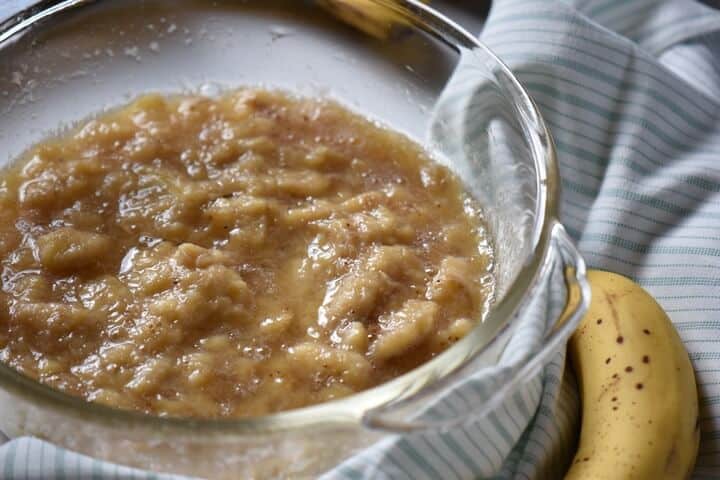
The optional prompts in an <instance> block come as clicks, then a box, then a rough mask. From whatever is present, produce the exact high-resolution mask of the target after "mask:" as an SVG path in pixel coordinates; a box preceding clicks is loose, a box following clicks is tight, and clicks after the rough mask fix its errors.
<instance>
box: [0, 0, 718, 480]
mask: <svg viewBox="0 0 720 480" xmlns="http://www.w3.org/2000/svg"><path fill="white" fill-rule="evenodd" d="M719 32H720V13H718V12H717V11H714V10H712V9H711V8H709V7H706V6H703V5H701V4H699V3H696V2H694V1H690V0H685V1H683V0H633V1H626V0H614V1H608V0H575V1H570V0H567V1H560V0H495V1H494V2H493V8H492V10H491V14H490V17H489V19H488V22H487V24H486V28H485V30H484V31H483V34H482V39H483V41H484V42H485V43H486V44H488V45H489V46H490V48H491V49H493V50H494V51H495V52H496V53H497V54H498V55H499V56H500V57H501V58H502V59H503V60H504V61H505V62H506V63H507V64H508V65H509V66H510V67H511V69H512V70H513V71H514V72H515V73H516V74H517V76H518V77H519V78H520V80H521V81H522V82H523V83H524V84H525V85H526V87H527V88H528V90H529V91H530V93H531V95H532V96H533V98H534V99H535V101H536V102H537V104H538V105H539V107H540V109H541V110H542V113H543V115H544V117H545V119H546V121H547V122H548V124H549V126H550V129H551V130H552V133H553V135H554V138H555V141H556V145H557V148H558V152H559V159H560V164H561V175H562V184H563V194H564V195H563V205H562V220H563V222H564V224H565V225H566V227H567V230H568V231H569V232H570V233H571V235H572V236H573V237H575V239H576V241H577V242H578V245H579V246H580V249H581V250H582V252H583V254H584V256H585V258H586V260H587V262H588V264H589V265H591V266H593V267H597V268H604V269H609V270H614V271H617V272H620V273H623V274H625V275H628V276H631V277H633V278H635V279H637V280H638V281H639V282H640V283H641V284H642V285H643V286H645V287H646V288H647V289H648V290H650V291H651V292H652V293H653V294H654V295H655V296H656V298H657V299H658V300H659V301H660V302H661V303H662V305H663V306H664V307H665V309H666V310H667V311H668V312H669V314H670V316H671V317H672V319H673V321H674V322H675V325H676V326H677V328H678V330H679V331H680V334H681V336H682V337H683V340H684V341H685V343H686V345H687V347H688V350H689V351H690V355H691V358H692V360H693V363H694V366H695V369H696V372H697V377H698V382H699V384H700V395H701V399H700V402H701V403H700V405H701V413H700V422H701V426H702V440H701V445H700V455H699V458H698V463H697V468H696V471H695V478H720V294H719V293H718V286H719V285H720V33H719ZM481 82H482V81H481V80H477V79H473V77H472V72H468V71H464V70H463V68H462V67H461V68H460V69H459V70H458V72H457V74H456V78H454V80H453V82H451V85H450V88H449V90H448V92H447V94H446V95H447V96H448V97H450V96H451V97H452V98H453V99H454V100H453V101H457V100H458V99H460V103H458V105H461V106H462V109H463V111H464V112H465V115H464V116H463V115H459V116H458V118H462V119H463V121H464V122H466V123H467V122H468V118H467V117H468V115H471V112H473V111H478V109H473V108H472V102H473V99H474V98H475V99H477V98H478V97H477V96H475V95H474V93H475V92H476V91H477V89H478V88H479V87H481V85H480V83H481ZM462 99H466V103H465V104H463V103H462V101H463V100H462ZM480 110H481V109H480ZM470 120H472V119H470ZM477 121H480V119H478V120H477ZM554 300H555V299H553V298H552V296H550V297H548V298H539V299H538V300H537V302H538V304H537V305H535V307H536V308H535V309H534V312H535V313H536V315H535V316H534V317H529V318H527V319H524V320H523V323H522V325H521V328H520V329H519V330H518V332H517V333H516V334H515V336H514V337H513V339H512V340H511V344H510V347H509V348H508V349H506V351H505V352H504V354H503V356H502V358H501V361H500V364H499V366H497V367H494V368H492V369H485V370H482V371H479V372H477V373H476V374H473V375H472V376H469V377H468V379H467V381H466V382H464V383H463V384H462V385H459V386H456V387H455V388H453V389H452V390H451V391H449V392H445V394H444V395H442V396H441V397H439V398H438V400H437V402H436V403H435V404H433V405H432V406H431V408H430V409H429V410H428V411H426V412H424V413H423V415H427V416H428V417H430V418H434V417H436V416H439V417H443V416H446V415H447V416H453V415H456V414H458V413H462V412H463V411H466V410H467V409H469V408H471V407H472V405H476V404H477V402H479V401H482V399H483V398H485V397H487V395H488V394H489V391H491V390H492V388H493V386H494V385H497V384H499V383H498V382H502V380H503V378H504V375H506V374H507V372H509V371H511V367H512V366H513V365H516V364H517V363H518V362H522V361H523V360H524V358H526V357H525V356H524V354H526V353H528V352H532V351H533V350H534V349H536V348H538V342H539V340H540V339H541V338H542V334H543V333H544V331H545V329H546V328H547V322H546V321H545V320H544V318H552V317H553V315H554V314H555V313H556V310H557V308H559V307H558V304H557V302H555V301H554ZM543 314H546V315H545V317H544V316H543ZM577 422H578V398H577V393H576V388H575V386H574V384H573V382H572V379H571V377H570V376H569V375H568V372H567V370H566V369H565V367H564V353H563V352H562V351H558V352H557V353H556V354H555V355H554V356H553V357H552V361H550V363H549V364H548V365H546V366H545V367H544V368H543V369H542V370H540V371H538V372H537V373H536V375H535V376H534V377H532V378H531V379H530V381H528V382H527V383H526V384H524V385H523V387H522V388H521V389H519V390H517V391H516V392H514V394H513V395H511V396H509V398H508V400H507V401H506V402H505V403H504V404H503V405H500V406H498V408H496V409H495V410H494V411H493V412H492V414H491V415H488V416H487V417H483V418H481V419H474V420H471V421H468V422H467V423H466V424H463V425H460V426H458V427H457V428H454V429H451V430H448V431H444V432H434V433H432V432H431V433H426V434H423V435H416V436H408V437H400V436H396V437H389V438H387V439H386V440H384V441H383V442H382V443H381V444H379V445H376V446H374V447H372V448H370V449H368V450H367V451H364V452H362V453H360V454H359V455H357V456H356V457H353V458H351V459H349V460H348V461H346V462H344V463H343V464H342V465H339V466H338V467H337V468H336V469H334V470H333V471H331V472H329V473H328V474H326V475H325V478H326V479H350V478H388V479H390V478H392V479H395V478H397V479H422V478H427V479H431V478H443V479H452V478H463V479H465V478H467V479H469V478H496V479H516V478H517V479H535V478H558V477H560V476H561V475H562V471H563V469H564V468H565V466H566V464H567V462H568V460H569V458H570V457H571V455H572V453H573V452H572V444H573V442H574V440H575V438H576V432H577ZM0 478H3V479H23V478H31V479H36V478H37V479H56V478H57V479H60V478H63V479H70V478H72V479H106V478H107V479H110V478H112V479H130V478H134V479H150V478H155V479H158V480H165V479H170V478H179V477H172V476H167V475H159V474H149V473H144V472H139V471H135V470H131V469H127V468H124V467H119V466H115V465H110V464H107V463H102V462H99V461H96V460H93V459H90V458H87V457H84V456H81V455H77V454H74V453H71V452H67V451H64V450H62V449H59V448H56V447H53V446H52V445H49V444H46V443H43V442H41V441H39V440H35V439H27V438H26V439H17V440H14V441H11V442H9V443H6V444H5V445H4V446H2V447H0Z"/></svg>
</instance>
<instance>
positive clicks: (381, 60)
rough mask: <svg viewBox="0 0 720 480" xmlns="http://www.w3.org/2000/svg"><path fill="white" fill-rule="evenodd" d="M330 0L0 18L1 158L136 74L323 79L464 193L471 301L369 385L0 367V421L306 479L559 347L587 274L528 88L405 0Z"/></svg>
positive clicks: (209, 471)
mask: <svg viewBox="0 0 720 480" xmlns="http://www.w3.org/2000/svg"><path fill="white" fill-rule="evenodd" d="M333 2H334V0H324V1H317V2H313V1H296V0H291V1H282V0H256V1H252V0H248V1H231V0H223V1H221V0H218V1H214V2H210V1H200V0H64V1H57V0H55V1H44V2H40V4H39V5H38V6H36V7H33V8H30V9H28V10H27V11H25V12H23V13H21V14H19V15H17V16H15V17H14V18H11V19H10V20H8V21H6V22H5V23H3V24H2V25H0V58H1V59H2V61H1V62H0V71H1V74H0V95H1V96H0V105H1V106H2V110H3V115H2V116H0V143H1V144H2V146H3V149H4V152H5V155H6V157H5V158H3V159H2V161H3V162H4V163H5V164H6V163H7V162H10V161H12V160H13V159H14V158H16V157H17V155H18V154H20V153H21V152H22V151H23V150H24V149H26V148H27V147H28V146H30V145H31V144H32V143H34V142H37V141H39V140H41V139H42V138H43V137H44V136H47V135H48V134H51V133H53V132H56V131H57V129H58V127H59V126H63V125H72V124H73V123H75V122H77V121H80V120H83V119H86V118H88V117H89V116H91V115H92V114H95V113H97V112H98V111H100V110H102V109H105V108H112V107H115V106H118V105H120V104H123V103H125V102H127V101H128V100H129V99H130V98H131V97H133V96H135V95H137V94H140V93H145V92H148V91H160V92H167V93H172V92H182V91H188V90H191V91H200V92H201V93H206V94H214V93H218V92H220V91H222V90H223V89H225V88H232V87H237V86H241V85H258V84H259V85H266V86H271V87H280V88H286V89H290V90H294V91H300V92H301V93H307V94H315V95H318V94H320V95H330V96H332V97H335V98H337V99H339V100H341V101H342V102H344V103H346V104H349V105H350V106H351V107H352V108H354V109H356V110H359V111H361V112H363V113H365V114H367V115H369V116H371V117H374V118H377V119H378V120H380V121H382V122H383V123H385V124H388V125H390V126H392V127H393V128H395V129H399V130H401V131H404V132H406V133H407V134H409V135H410V136H411V137H413V138H415V139H416V140H418V141H420V142H421V143H424V144H425V145H426V146H427V147H428V148H431V149H433V150H434V151H435V152H436V154H437V157H438V158H439V159H441V160H442V161H445V162H447V163H448V165H450V167H451V168H452V169H454V170H455V171H456V172H457V173H458V174H459V175H460V176H461V177H462V179H463V180H464V182H465V184H466V186H467V188H468V189H470V191H471V192H472V193H473V194H474V195H475V196H476V197H477V198H478V199H479V201H480V202H481V204H482V205H483V207H484V209H485V214H486V216H487V220H488V222H489V225H490V227H491V231H492V233H493V235H494V239H495V250H496V256H497V265H496V275H497V282H498V284H497V287H498V290H497V296H496V299H495V303H494V306H493V308H492V310H491V311H490V312H489V314H488V316H487V318H486V319H485V320H484V321H483V322H481V323H479V324H478V326H477V327H476V328H475V329H474V330H473V331H472V332H471V333H470V334H469V335H468V336H467V337H466V338H464V339H463V340H462V341H460V342H458V343H457V344H456V345H454V346H453V347H452V348H450V349H449V350H447V351H446V352H444V353H443V354H441V355H439V356H437V357H436V358H434V359H433V360H431V361H429V362H428V363H426V364H424V365H422V366H421V367H419V368H417V369H415V370H413V371H411V372H409V373H407V374H405V375H403V376H401V377H399V378H397V379H395V380H393V381H390V382H388V383H385V384H383V385H381V386H378V387H376V388H373V389H371V390H368V391H365V392H362V393H359V394H356V395H353V396H351V397H348V398H345V399H342V400H338V401H334V402H330V403H326V404H321V405H317V406H312V407H308V408H303V409H298V410H293V411H288V412H283V413H278V414H274V415H268V416H264V417H257V418H250V419H242V420H197V419H173V418H159V417H153V416H148V415H142V414H138V413H133V412H126V411H120V410H116V409H112V408H110V407H106V406H102V405H97V404H90V403H87V402H85V401H83V400H81V399H78V398H75V397H71V396H68V395H65V394H63V393H60V392H57V391H54V390H52V389H50V388H48V387H45V386H43V385H41V384H39V383H37V382H35V381H32V380H30V379H28V378H26V377H24V376H22V375H20V374H19V373H17V372H15V371H14V370H12V369H10V368H8V367H5V366H3V365H0V405H2V406H1V407H0V429H1V430H2V431H4V432H5V433H6V434H8V435H9V436H11V437H15V436H20V435H35V436H38V437H40V438H44V439H47V440H49V441H51V442H54V443H56V444H58V445H61V446H64V447H67V448H69V449H72V450H75V451H79V452H82V453H86V454H88V455H91V456H94V457H97V458H101V459H106V460H110V461H114V462H117V463H122V464H127V465H133V466H137V467H141V468H147V469H152V470H156V471H166V472H176V473H183V474H188V475H197V476H205V477H212V478H239V477H243V478H245V477H258V478H269V477H273V476H283V477H284V476H293V475H296V476H314V475H316V474H318V473H320V472H323V471H325V470H327V469H328V468H330V467H332V466H333V465H335V464H337V463H338V462H339V461H341V460H342V459H343V458H346V457H348V456H349V455H351V454H353V453H354V452H357V451H358V450H359V449H362V448H365V447H367V446H368V445H370V444H371V443H373V442H375V441H377V440H379V439H381V438H383V437H384V436H386V435H389V434H392V433H396V432H407V431H414V430H422V429H435V428H451V427H452V426H453V425H456V424H458V423H461V422H464V421H469V419H472V418H482V417H483V416H484V415H487V413H488V412H490V411H492V409H493V408H494V407H495V406H497V405H498V404H500V403H502V402H503V400H505V399H506V398H508V396H509V395H510V394H512V393H513V392H514V391H515V390H516V389H518V388H522V386H523V382H524V381H526V380H527V379H528V378H530V377H531V376H532V375H533V374H534V373H536V372H537V371H538V370H539V369H540V368H541V367H542V366H543V365H544V363H545V362H546V361H547V359H548V357H549V356H550V355H551V354H552V353H554V352H557V351H558V349H559V348H562V346H563V344H564V342H565V340H566V339H567V337H568V335H569V334H570V332H571V331H572V330H573V329H574V327H575V325H576V324H577V321H578V319H579V316H580V314H581V313H582V311H583V310H584V308H585V307H586V305H587V301H588V298H589V291H588V288H587V285H586V283H585V280H584V263H583V261H582V259H581V258H580V256H579V255H578V253H577V251H576V250H575V249H574V247H573V245H572V242H571V241H570V240H569V238H568V237H567V235H566V233H565V231H564V229H563V228H562V226H561V225H560V224H559V222H558V221H557V209H558V187H559V180H558V174H557V165H556V161H555V150H554V148H553V145H552V141H551V139H550V136H549V134H548V132H547V130H546V127H545V125H544V123H543V121H542V118H541V116H540V114H539V113H538V111H537V109H536V107H535V106H534V104H533V102H532V101H531V99H530V98H529V97H528V95H527V94H526V92H525V91H524V89H523V88H522V86H521V85H520V84H519V83H518V82H517V80H515V78H514V77H513V75H512V74H511V73H510V72H509V70H508V69H507V68H506V67H505V66H504V65H503V64H502V63H501V62H500V61H499V60H498V59H497V58H496V57H495V56H494V55H493V54H492V53H491V52H489V51H488V50H487V48H486V47H484V46H483V45H481V44H480V43H478V42H477V40H475V38H474V37H473V36H471V35H469V34H468V33H466V32H465V31H463V30H462V29H461V28H459V27H458V26H457V25H455V24H453V23H452V22H451V21H449V20H448V19H446V18H444V17H443V16H441V15H439V14H438V13H436V12H434V11H432V10H431V9H430V8H428V7H426V6H424V5H423V4H421V3H419V2H417V1H414V0H397V1H389V0H367V1H366V2H365V3H366V4H368V5H372V8H375V9H377V10H376V11H377V12H381V11H382V12H385V13H389V14H390V15H389V16H380V17H372V16H371V17H368V18H365V20H360V17H359V16H358V15H357V12H352V11H351V12H350V15H349V16H348V15H347V13H348V12H347V11H346V12H345V17H344V18H345V21H343V20H341V17H342V15H340V16H338V15H337V14H339V13H341V12H339V11H338V10H337V8H338V5H337V4H336V3H333ZM333 8H335V10H334V12H335V14H336V15H333V14H332V13H331V11H333ZM363 18H364V17H363ZM373 18H375V20H373ZM348 19H349V20H350V23H354V24H355V27H357V26H358V25H359V24H358V22H359V21H360V22H365V24H363V25H364V26H365V27H366V28H361V29H358V28H354V27H353V26H351V25H350V24H349V23H347V20H348ZM367 22H371V23H369V24H368V23H367ZM368 32H371V33H373V32H374V34H373V35H369V34H368ZM468 79H471V81H472V82H473V87H472V89H471V90H470V92H471V95H467V92H466V95H465V96H464V97H463V98H462V99H460V101H458V99H457V98H454V97H453V94H454V93H456V92H458V91H462V89H463V88H464V86H463V85H462V82H463V81H466V82H467V81H468ZM465 87H467V85H465ZM466 90H467V88H466ZM543 299H544V300H543ZM547 299H550V303H552V304H553V305H560V306H561V307H562V308H564V309H565V312H564V314H563V315H559V310H558V309H557V308H555V309H554V310H553V309H549V308H548V307H547V305H548V301H545V300H547ZM541 300H543V301H541ZM540 304H541V305H542V306H540V307H539V306H538V305H540ZM548 312H550V313H549V314H550V315H551V316H552V318H551V321H552V322H554V327H553V328H549V329H548V330H547V332H548V333H547V336H546V338H545V342H544V344H543V346H542V348H539V349H537V350H536V351H533V352H532V354H531V355H530V357H529V358H527V359H526V361H523V362H520V363H519V364H518V365H516V366H514V367H513V368H514V370H512V375H511V376H510V377H509V379H506V380H504V381H503V382H501V384H499V385H494V386H493V388H492V389H491V390H492V391H491V392H490V393H489V394H488V395H487V398H485V399H484V401H482V402H478V404H477V405H476V407H475V408H474V409H471V410H469V411H467V412H464V414H463V415H462V416H460V417H456V418H441V419H435V420H433V421H428V420H427V419H425V420H422V421H420V420H419V419H418V416H417V415H416V414H417V412H420V411H422V410H423V409H426V408H427V407H429V406H430V405H431V404H432V402H433V400H434V399H436V398H437V396H438V395H440V394H442V392H443V391H446V390H448V389H452V388H454V387H455V386H456V385H457V383H458V382H462V379H463V378H465V377H466V376H467V375H470V374H472V372H477V371H478V370H479V369H482V368H487V367H489V366H492V365H494V364H496V362H497V361H498V358H499V354H500V352H502V349H503V348H504V347H505V346H506V345H507V343H508V341H509V339H510V338H511V336H512V334H513V332H514V330H515V328H516V325H518V324H519V323H520V322H521V321H523V319H527V318H528V317H529V316H531V315H547V314H548ZM555 320H557V322H555Z"/></svg>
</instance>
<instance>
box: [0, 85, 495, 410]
mask: <svg viewBox="0 0 720 480" xmlns="http://www.w3.org/2000/svg"><path fill="white" fill-rule="evenodd" d="M0 182H1V183H0V258H2V293H0V360H2V361H3V362H5V363H7V364H9V365H11V366H13V367H14V368H16V369H18V370H19V371H21V372H23V373H25V374H26V375H29V376H30V377H33V378H36V379H38V380H40V381H41V382H43V383H45V384H47V385H50V386H52V387H54V388H57V389H59V390H62V391H65V392H68V393H71V394H74V395H79V396H82V397H84V398H86V399H88V400H90V401H96V402H101V403H105V404H109V405H114V406H117V407H121V408H126V409H135V410H140V411H144V412H149V413H154V414H159V415H172V416H198V417H239V416H251V415H261V414H265V413H269V412H275V411H279V410H285V409H290V408H295V407H301V406H305V405H310V404H314V403H318V402H323V401H326V400H330V399H334V398H339V397H344V396H346V395H350V394H352V393H354V392H357V391H360V390H363V389H366V388H369V387H372V386H374V385H377V384H379V383H382V382H385V381H387V380H389V379H391V378H393V377H395V376H398V375H400V374H402V373H404V372H406V371H408V370H410V369H412V368H413V367H415V366H417V365H419V364H420V363H422V362H424V361H426V360H428V359H429V358H431V357H432V356H434V355H436V354H437V353H439V352H441V351H442V350H444V349H445V348H447V347H448V346H449V345H451V344H452V343H454V342H455V341H457V340H458V339H459V338H460V337H462V336H463V335H465V333H467V332H468V330H469V329H470V328H472V326H473V324H474V322H476V321H478V319H480V318H482V316H483V314H484V313H485V311H486V310H487V308H488V304H489V302H490V301H491V297H492V292H493V277H492V251H491V248H490V246H489V242H488V239H487V233H486V231H485V228H484V225H483V223H482V220H481V215H480V212H479V209H478V207H477V206H476V205H475V203H474V202H473V201H472V200H471V199H470V198H469V197H468V196H467V195H466V194H465V193H464V192H463V189H462V186H461V184H460V183H459V181H458V180H457V178H455V177H454V176H453V175H452V174H451V173H450V172H449V171H448V170H447V169H446V168H444V167H442V166H439V165H437V164H435V163H432V162H431V161H430V160H429V158H428V157H427V155H426V154H425V153H423V151H422V150H421V149H420V148H419V147H418V146H417V145H415V144H414V143H412V142H411V141H409V140H408V139H407V138H405V137H403V136H401V135H399V134H396V133H393V132H391V131H388V130H386V129H383V128H380V127H378V126H376V125H374V124H372V123H370V122H369V121H367V120H366V119H363V118H362V117H359V116H357V115H355V114H352V113H350V112H348V111H347V110H346V109H344V108H343V107H341V106H339V105H338V104H336V103H333V102H331V101H327V100H317V99H315V100H314V99H302V98H294V97H289V96H287V95H285V94H282V93H279V92H269V91H264V90H254V89H243V90H238V91H235V92H231V93H228V94H226V95H224V96H222V97H220V98H217V99H210V98H204V97H198V96H183V97H170V98H166V97H162V96H158V95H149V96H145V97H142V98H140V99H138V100H136V101H135V102H134V103H132V104H131V105H129V106H127V107H125V108H123V109H121V110H118V111H115V112H113V113H110V114H106V115H103V116H101V117H99V118H97V119H96V120H92V121H90V122H88V123H86V124H85V125H83V126H82V127H81V128H79V129H77V130H74V131H73V132H72V133H70V134H67V135H65V136H62V137H60V138H58V139H55V140H51V141H48V142H45V143H42V144H40V145H38V146H35V147H34V148H32V149H31V150H30V151H29V152H28V154H27V157H25V158H24V159H23V160H22V161H20V162H18V163H16V164H15V165H14V166H13V167H12V168H10V169H9V170H6V171H5V172H4V173H3V174H2V176H1V177H0Z"/></svg>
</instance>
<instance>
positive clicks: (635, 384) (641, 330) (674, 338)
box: [565, 270, 700, 480]
mask: <svg viewBox="0 0 720 480" xmlns="http://www.w3.org/2000/svg"><path fill="white" fill-rule="evenodd" d="M588 281H589V283H590V287H591V290H592V300H591V303H590V307H589V309H588V311H587V313H586V314H585V316H584V317H583V319H582V320H581V323H580V325H579V327H578V329H577V330H576V332H575V333H574V334H573V336H572V337H571V339H570V342H569V344H568V352H569V357H570V361H571V364H572V366H573V368H574V370H575V373H576V375H577V377H578V383H579V385H580V394H581V399H582V426H581V433H580V442H579V445H578V449H577V453H576V455H575V458H574V459H573V461H572V464H571V465H570V469H569V471H568V472H567V475H566V477H565V479H566V480H579V479H583V480H601V479H608V480H610V479H612V480H616V479H638V480H651V479H652V480H655V479H670V480H671V479H684V478H689V477H690V475H691V474H692V470H693V466H694V463H695V459H696V457H697V452H698V444H699V439H700V429H699V422H698V395H697V387H696V384H695V375H694V372H693V368H692V364H691V362H690V359H689V357H688V353H687V351H686V350H685V347H684V345H683V343H682V340H681V339H680V337H679V335H678V333H677V331H676V330H675V328H674V326H673V324H672V322H671V321H670V319H669V318H668V316H667V314H666V313H665V311H663V309H662V308H661V307H660V305H658V303H657V302H656V301H655V300H654V299H653V298H652V297H651V296H650V294H648V293H647V292H646V291H645V290H643V289H642V288H641V287H640V286H639V285H637V284H635V283H634V282H632V281H631V280H629V279H627V278H625V277H623V276H620V275H617V274H614V273H610V272H603V271H597V270H594V271H593V270H591V271H589V272H588Z"/></svg>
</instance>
